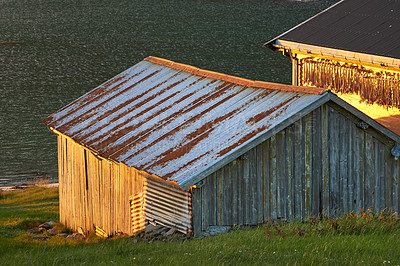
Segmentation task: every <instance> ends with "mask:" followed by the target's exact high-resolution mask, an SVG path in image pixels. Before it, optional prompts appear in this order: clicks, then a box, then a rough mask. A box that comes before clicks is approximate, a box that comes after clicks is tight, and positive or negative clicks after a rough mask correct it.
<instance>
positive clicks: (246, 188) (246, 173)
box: [242, 158, 251, 224]
mask: <svg viewBox="0 0 400 266" xmlns="http://www.w3.org/2000/svg"><path fill="white" fill-rule="evenodd" d="M242 162H243V181H244V183H243V187H242V191H243V192H242V193H243V195H244V196H243V198H242V201H243V215H244V218H243V222H244V224H250V223H251V217H250V215H251V210H250V208H251V206H250V195H249V193H251V191H250V189H251V188H250V184H249V179H250V162H249V158H247V159H244V160H242Z"/></svg>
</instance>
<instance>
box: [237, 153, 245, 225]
mask: <svg viewBox="0 0 400 266" xmlns="http://www.w3.org/2000/svg"><path fill="white" fill-rule="evenodd" d="M236 163H237V173H238V224H240V225H243V224H244V208H245V206H244V200H243V197H244V191H243V187H244V177H243V160H241V159H238V160H237V162H236Z"/></svg>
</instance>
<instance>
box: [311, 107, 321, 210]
mask: <svg viewBox="0 0 400 266" xmlns="http://www.w3.org/2000/svg"><path fill="white" fill-rule="evenodd" d="M321 126H322V114H321V108H317V109H315V110H314V111H313V112H312V116H311V142H312V145H311V154H312V155H311V157H312V161H311V167H312V171H311V173H312V176H311V180H310V181H311V215H312V216H316V215H318V214H319V213H321V211H322V206H321V200H322V199H321V181H322V180H321V178H322V160H321V159H322V157H323V156H322V148H323V144H322V132H321Z"/></svg>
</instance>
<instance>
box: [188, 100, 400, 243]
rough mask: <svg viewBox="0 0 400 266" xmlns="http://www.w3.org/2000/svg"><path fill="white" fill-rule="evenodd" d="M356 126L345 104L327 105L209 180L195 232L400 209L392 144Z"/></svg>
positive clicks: (197, 204) (198, 195) (196, 201)
mask: <svg viewBox="0 0 400 266" xmlns="http://www.w3.org/2000/svg"><path fill="white" fill-rule="evenodd" d="M357 122H358V119H357V118H355V117H354V116H352V115H350V114H349V113H348V112H345V111H344V110H342V109H341V107H339V106H337V105H335V104H333V103H332V104H331V103H330V104H325V105H323V106H321V107H320V108H318V109H316V110H315V111H313V112H312V113H310V114H308V115H306V116H305V117H303V118H301V119H300V120H298V121H296V122H295V123H294V124H292V125H291V126H289V127H288V128H286V129H284V130H282V131H281V132H278V133H277V134H276V135H274V136H273V137H271V138H270V139H268V140H266V141H265V142H263V143H262V144H260V145H258V146H257V147H255V148H253V149H252V150H250V151H248V152H247V158H248V159H240V158H238V159H236V160H234V161H232V162H231V163H229V164H228V165H226V166H224V167H222V168H221V169H219V170H218V171H216V172H215V173H213V174H211V175H210V176H208V177H207V178H206V179H205V180H204V181H205V184H204V185H203V186H202V187H201V188H196V189H193V194H192V200H193V227H194V228H193V230H194V232H195V234H197V235H198V234H199V232H200V231H207V230H208V228H209V226H225V225H228V226H233V225H254V224H259V223H262V222H264V221H267V220H269V219H287V220H293V219H297V220H301V219H306V218H308V217H311V216H316V215H318V214H320V213H324V214H325V215H327V216H335V215H341V214H342V213H343V212H350V211H355V212H360V208H362V209H371V210H372V211H375V212H377V211H380V210H382V209H384V208H389V209H393V210H395V211H399V204H400V203H399V201H400V198H399V195H400V191H399V189H400V183H399V181H400V180H399V176H400V172H399V171H400V167H399V163H400V160H395V158H394V157H393V156H392V155H391V148H392V147H393V145H394V143H393V142H392V141H391V140H389V139H387V138H386V137H384V136H383V135H380V134H379V133H378V132H376V131H375V130H373V129H372V128H368V129H366V130H363V129H360V128H358V127H357V126H356V123H357ZM245 157H246V156H242V157H241V158H245ZM197 226H200V228H197Z"/></svg>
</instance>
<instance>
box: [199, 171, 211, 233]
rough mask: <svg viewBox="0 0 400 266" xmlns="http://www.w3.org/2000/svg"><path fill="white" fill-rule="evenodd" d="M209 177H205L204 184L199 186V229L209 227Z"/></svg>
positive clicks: (204, 229)
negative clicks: (200, 199)
mask: <svg viewBox="0 0 400 266" xmlns="http://www.w3.org/2000/svg"><path fill="white" fill-rule="evenodd" d="M209 179H210V178H206V179H204V180H203V181H204V182H205V184H204V185H203V186H202V187H201V188H200V193H201V198H202V201H201V205H202V206H201V229H202V231H207V230H208V229H209V215H210V192H209V187H210V181H209Z"/></svg>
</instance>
